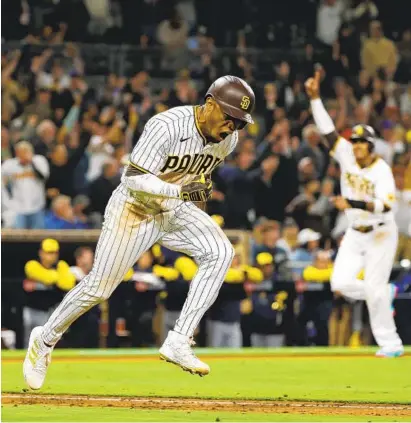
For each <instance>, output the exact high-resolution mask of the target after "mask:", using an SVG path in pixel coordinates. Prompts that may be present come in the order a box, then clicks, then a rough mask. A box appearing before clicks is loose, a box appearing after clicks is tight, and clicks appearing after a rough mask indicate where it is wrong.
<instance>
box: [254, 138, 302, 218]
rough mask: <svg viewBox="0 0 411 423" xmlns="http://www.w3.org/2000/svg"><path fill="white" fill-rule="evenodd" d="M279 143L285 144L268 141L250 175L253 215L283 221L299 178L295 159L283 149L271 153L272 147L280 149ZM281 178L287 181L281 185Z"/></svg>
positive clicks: (284, 141) (282, 181)
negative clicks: (253, 206) (252, 193)
mask: <svg viewBox="0 0 411 423" xmlns="http://www.w3.org/2000/svg"><path fill="white" fill-rule="evenodd" d="M281 143H286V140H285V139H284V140H283V141H279V142H277V143H273V144H270V143H268V144H267V147H266V148H265V151H263V152H262V153H261V154H260V156H259V157H258V158H257V160H256V163H257V164H258V166H259V168H257V169H255V170H254V171H253V172H251V174H250V178H251V179H252V182H253V191H254V205H255V214H256V217H261V216H264V217H267V218H269V219H272V220H278V221H283V220H284V209H285V206H286V204H288V202H289V201H290V199H291V198H293V196H294V193H295V191H296V186H297V184H298V179H297V172H296V163H295V160H294V159H293V157H292V156H291V157H290V156H287V155H286V154H282V152H279V153H277V152H275V153H271V152H270V151H271V150H272V149H273V150H274V151H275V150H276V149H277V148H278V147H280V148H282V146H281V145H279V144H281ZM267 150H268V151H267ZM279 150H280V149H279ZM266 151H267V153H266ZM280 151H281V150H280ZM264 157H266V158H264ZM256 163H255V164H256ZM255 164H254V165H253V166H255ZM284 180H287V184H284Z"/></svg>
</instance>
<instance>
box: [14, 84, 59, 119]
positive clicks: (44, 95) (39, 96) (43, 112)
mask: <svg viewBox="0 0 411 423" xmlns="http://www.w3.org/2000/svg"><path fill="white" fill-rule="evenodd" d="M50 100H51V92H50V91H49V90H48V89H47V88H40V89H39V90H37V93H36V99H35V101H34V102H33V103H30V104H29V105H27V106H26V107H25V108H24V112H23V115H22V116H21V117H22V118H23V119H26V118H28V117H30V116H33V115H35V116H37V119H38V121H39V122H41V121H43V120H45V119H51V117H52V111H51V107H50Z"/></svg>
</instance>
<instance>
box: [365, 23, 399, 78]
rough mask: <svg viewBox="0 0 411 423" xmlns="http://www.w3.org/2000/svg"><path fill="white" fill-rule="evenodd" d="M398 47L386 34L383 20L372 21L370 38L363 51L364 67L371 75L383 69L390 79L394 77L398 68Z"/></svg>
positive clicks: (366, 41)
mask: <svg viewBox="0 0 411 423" xmlns="http://www.w3.org/2000/svg"><path fill="white" fill-rule="evenodd" d="M397 55H398V53H397V47H396V46H395V44H394V43H393V42H392V41H391V40H390V39H388V38H387V37H385V36H384V33H383V30H382V25H381V22H379V21H372V22H371V23H370V38H368V39H367V40H365V42H364V44H363V48H362V51H361V62H362V67H363V69H365V70H366V71H367V72H368V74H369V75H371V76H376V75H377V73H378V71H379V70H380V69H382V71H383V73H384V75H385V76H386V78H388V79H392V77H393V76H394V74H395V71H396V69H397Z"/></svg>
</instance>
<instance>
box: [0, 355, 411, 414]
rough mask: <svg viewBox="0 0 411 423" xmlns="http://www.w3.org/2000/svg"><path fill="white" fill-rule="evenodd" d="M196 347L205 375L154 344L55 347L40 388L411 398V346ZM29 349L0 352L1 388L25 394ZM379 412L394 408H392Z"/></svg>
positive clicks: (8, 410) (38, 409) (84, 410)
mask: <svg viewBox="0 0 411 423" xmlns="http://www.w3.org/2000/svg"><path fill="white" fill-rule="evenodd" d="M197 352H198V354H199V356H200V357H202V358H203V359H204V360H205V361H207V362H208V363H209V364H210V366H211V369H212V371H211V374H210V375H209V376H207V377H205V378H199V377H197V376H192V375H190V374H188V373H185V372H182V371H181V370H180V369H179V368H177V367H175V366H172V365H170V364H168V363H164V362H161V361H160V360H159V359H158V355H157V354H158V353H157V351H156V350H133V349H127V350H56V351H55V352H54V353H53V363H52V365H51V366H50V369H49V373H48V376H47V380H46V384H45V386H44V388H43V389H42V390H41V391H39V393H40V394H42V393H44V394H84V395H105V396H118V395H119V396H134V397H138V396H156V397H160V396H164V397H195V398H219V399H222V398H235V399H271V400H273V399H274V400H279V399H280V400H305V401H310V400H318V401H349V402H373V403H377V402H380V403H405V404H409V403H410V398H411V378H410V375H411V355H410V353H411V349H410V348H408V349H407V355H406V356H405V357H402V358H399V359H378V358H375V357H373V354H374V353H375V348H363V349H358V350H349V349H345V348H325V349H324V348H323V349H320V348H298V349H288V348H282V349H243V350H235V351H233V350H207V349H204V350H201V349H198V350H197ZM24 355H25V352H24V351H3V352H2V391H3V392H15V393H20V392H22V390H23V389H25V384H24V380H23V375H22V361H23V358H24ZM313 413H314V411H313ZM381 414H382V415H388V414H389V410H387V411H386V412H382V413H381ZM217 418H218V419H219V420H217ZM2 421H39V422H40V421H41V422H48V421H56V422H67V421H88V422H93V421H99V422H100V421H102V422H105V421H124V422H126V421H148V422H149V421H222V422H224V421H333V422H334V421H335V422H337V421H399V422H402V421H411V415H410V417H408V418H404V417H382V416H375V417H374V416H373V417H370V416H368V417H364V416H351V415H347V416H343V415H337V416H332V415H314V414H312V415H297V414H289V413H287V414H259V413H243V412H237V413H234V412H225V411H224V412H223V411H209V412H206V411H191V412H190V411H188V410H187V411H180V410H167V411H161V410H154V409H153V410H144V409H137V408H133V409H128V408H115V407H104V408H99V407H68V406H51V405H19V406H12V405H4V406H3V407H2Z"/></svg>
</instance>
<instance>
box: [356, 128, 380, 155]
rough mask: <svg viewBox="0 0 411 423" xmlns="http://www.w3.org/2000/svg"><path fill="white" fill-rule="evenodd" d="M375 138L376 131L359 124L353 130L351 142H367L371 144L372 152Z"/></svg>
mask: <svg viewBox="0 0 411 423" xmlns="http://www.w3.org/2000/svg"><path fill="white" fill-rule="evenodd" d="M375 138H376V136H375V131H374V129H373V128H371V126H369V125H363V124H359V125H355V126H354V127H353V128H352V134H351V136H350V141H353V142H355V141H367V142H368V143H370V151H372V150H373V149H374V146H375Z"/></svg>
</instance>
